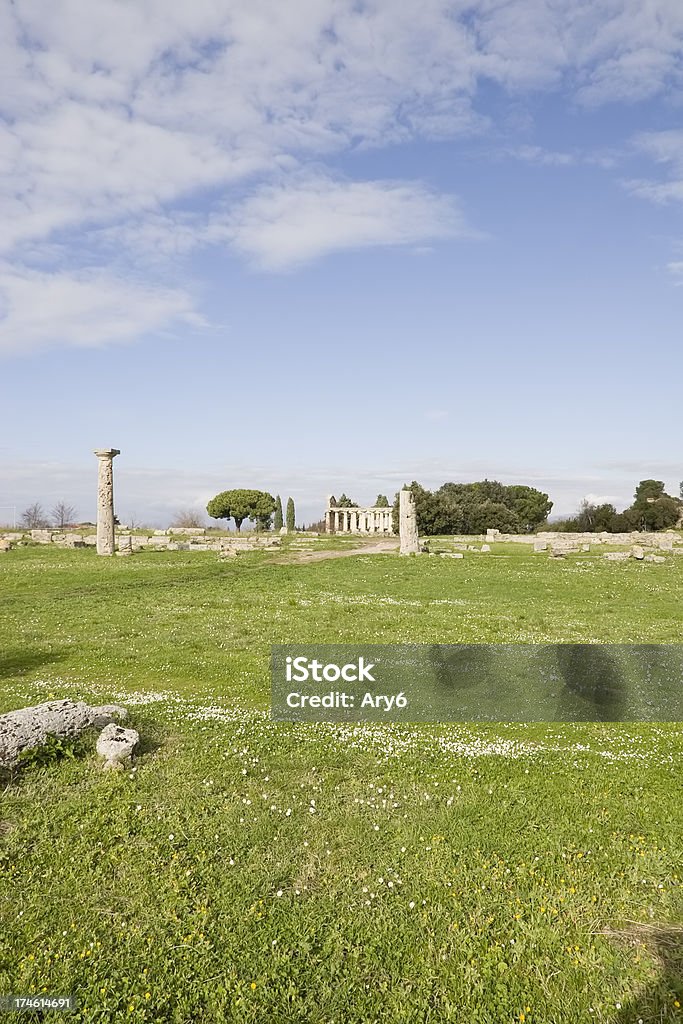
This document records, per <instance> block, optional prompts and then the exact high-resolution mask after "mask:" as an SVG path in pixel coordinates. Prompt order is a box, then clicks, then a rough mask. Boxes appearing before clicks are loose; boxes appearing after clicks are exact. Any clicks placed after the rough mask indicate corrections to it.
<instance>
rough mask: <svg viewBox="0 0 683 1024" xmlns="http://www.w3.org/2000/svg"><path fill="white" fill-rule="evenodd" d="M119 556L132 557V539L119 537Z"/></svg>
mask: <svg viewBox="0 0 683 1024" xmlns="http://www.w3.org/2000/svg"><path fill="white" fill-rule="evenodd" d="M118 554H119V555H132V554H133V538H132V537H119V550H118Z"/></svg>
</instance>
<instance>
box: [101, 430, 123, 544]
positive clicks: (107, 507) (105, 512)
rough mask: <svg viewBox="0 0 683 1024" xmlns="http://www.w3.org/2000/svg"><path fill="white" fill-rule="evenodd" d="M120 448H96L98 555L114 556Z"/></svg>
mask: <svg viewBox="0 0 683 1024" xmlns="http://www.w3.org/2000/svg"><path fill="white" fill-rule="evenodd" d="M120 454H121V452H120V451H119V449H118V448H96V449H95V455H96V456H97V458H98V459H99V466H98V473H97V554H98V555H113V554H114V467H113V460H114V457H115V456H116V455H120Z"/></svg>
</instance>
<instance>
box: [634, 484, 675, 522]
mask: <svg viewBox="0 0 683 1024" xmlns="http://www.w3.org/2000/svg"><path fill="white" fill-rule="evenodd" d="M633 497H634V501H633V504H632V505H631V506H630V508H627V509H625V510H624V512H623V516H624V519H625V521H626V522H627V523H628V524H629V529H631V530H666V529H669V527H671V526H675V525H676V523H677V522H678V520H679V518H680V514H681V501H680V499H679V498H672V497H671V495H670V494H667V493H666V492H665V490H664V482H663V481H662V480H641V481H640V483H639V484H638V486H637V487H636V491H635V494H634V496H633Z"/></svg>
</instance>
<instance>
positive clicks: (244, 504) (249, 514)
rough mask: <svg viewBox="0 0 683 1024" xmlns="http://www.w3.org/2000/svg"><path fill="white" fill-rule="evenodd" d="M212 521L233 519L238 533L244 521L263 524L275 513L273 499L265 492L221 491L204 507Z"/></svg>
mask: <svg viewBox="0 0 683 1024" xmlns="http://www.w3.org/2000/svg"><path fill="white" fill-rule="evenodd" d="M206 511H207V512H208V513H209V515H210V516H211V518H212V519H234V520H235V526H236V528H237V532H238V533H239V532H240V529H241V527H242V523H243V522H244V520H245V519H255V520H256V521H257V522H259V521H260V522H263V521H264V520H265V518H266V517H267V518H268V521H269V522H270V516H271V515H272V514H273V512H274V511H275V498H274V497H273V495H272V494H268V492H267V491H253V490H246V489H244V488H238V489H237V490H233V491H221V493H220V494H217V495H216V496H215V498H212V499H211V501H210V502H209V503H208V505H207V506H206Z"/></svg>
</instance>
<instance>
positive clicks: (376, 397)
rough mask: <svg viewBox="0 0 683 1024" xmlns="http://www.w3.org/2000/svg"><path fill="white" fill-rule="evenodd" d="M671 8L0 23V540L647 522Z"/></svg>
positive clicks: (681, 248)
mask: <svg viewBox="0 0 683 1024" xmlns="http://www.w3.org/2000/svg"><path fill="white" fill-rule="evenodd" d="M682 85H683V5H681V3H680V0H562V2H557V0H455V2H447V0H421V2H420V4H419V5H416V4H415V3H408V2H406V0H374V2H364V0H296V3H294V4H282V3H281V2H280V0H250V2H249V3H248V4H245V3H240V2H237V0H193V2H192V3H191V4H188V3H186V2H184V0H89V2H88V3H87V4H83V3H82V0H53V2H52V3H50V4H48V5H46V4H45V3H44V2H43V0H3V2H2V3H0V223H1V224H2V231H1V232H0V521H3V520H4V521H5V522H8V521H11V519H12V516H13V515H14V511H13V510H15V509H16V512H17V514H20V512H21V511H22V510H23V509H24V508H25V507H26V506H27V505H29V504H32V503H33V502H36V501H37V502H41V503H42V504H43V505H44V507H45V508H46V509H49V508H50V507H51V506H52V505H54V504H55V503H56V502H57V501H60V500H63V501H66V502H67V503H69V504H71V505H73V506H75V508H76V510H77V514H78V518H83V519H93V518H94V515H95V505H96V476H97V460H96V458H95V456H94V455H93V449H95V448H101V447H116V448H119V449H120V450H121V455H120V456H118V457H117V459H116V461H115V463H114V467H115V498H116V512H117V515H118V516H119V518H120V519H121V520H122V521H124V522H127V521H130V520H131V519H133V520H135V521H138V522H146V523H149V524H150V525H155V526H166V525H168V523H169V522H170V520H171V518H172V516H173V514H174V513H175V512H176V511H178V510H180V509H186V508H192V509H196V510H203V509H204V508H205V506H206V502H207V501H208V499H209V498H211V497H212V496H213V495H214V494H215V493H217V492H218V491H221V490H226V489H230V488H233V487H256V488H262V489H264V490H268V491H270V492H271V493H273V494H278V493H279V494H281V495H282V496H283V499H284V498H285V497H286V496H289V495H291V496H292V497H293V498H294V500H295V502H296V506H297V520H298V521H299V522H312V521H315V520H317V519H319V518H320V517H321V516H322V513H323V510H324V507H325V503H326V497H327V495H328V494H330V493H334V494H336V495H337V496H339V494H340V493H341V492H342V491H345V492H346V494H348V495H349V496H351V497H352V499H354V500H355V501H357V502H358V503H360V504H364V503H368V504H370V503H373V502H374V500H375V497H376V495H377V494H378V493H386V494H388V495H389V496H390V497H391V496H393V493H394V492H395V491H396V490H397V489H398V488H399V487H400V486H401V485H402V484H404V483H408V482H410V481H411V480H414V479H416V480H418V481H420V482H421V483H422V484H423V485H424V486H427V487H437V486H439V485H440V484H442V483H443V482H445V481H447V480H454V481H466V480H476V479H483V478H488V479H497V480H500V481H502V482H503V483H526V484H530V485H532V486H535V487H539V488H540V489H541V490H543V491H546V492H547V493H548V494H549V496H550V498H551V500H552V501H553V503H554V508H553V513H554V514H567V513H572V512H574V511H575V510H576V508H577V506H578V504H579V502H580V501H581V500H582V499H583V498H585V497H588V498H589V499H590V500H599V501H612V502H614V503H615V504H616V505H617V507H618V508H623V507H624V506H626V505H628V504H629V503H630V501H631V498H632V494H633V491H634V489H635V486H636V484H637V482H638V480H640V479H642V478H646V477H655V478H657V479H662V480H664V481H665V483H666V486H667V490H669V492H670V493H674V494H678V485H679V480H681V479H683V454H682V452H681V448H680V441H679V439H680V404H679V401H678V398H679V391H680V379H681V370H682V369H683V355H682V354H681V344H680V340H681V331H680V324H681V314H682V312H683V224H682V220H681V209H682V204H683V127H682V126H683V102H682V101H683V90H682Z"/></svg>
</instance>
